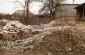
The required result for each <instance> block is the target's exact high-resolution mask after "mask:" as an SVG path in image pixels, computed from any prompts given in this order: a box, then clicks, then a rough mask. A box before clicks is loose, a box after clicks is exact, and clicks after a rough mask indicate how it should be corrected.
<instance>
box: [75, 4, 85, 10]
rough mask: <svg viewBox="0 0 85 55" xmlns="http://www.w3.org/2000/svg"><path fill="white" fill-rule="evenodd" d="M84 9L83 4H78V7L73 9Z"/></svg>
mask: <svg viewBox="0 0 85 55" xmlns="http://www.w3.org/2000/svg"><path fill="white" fill-rule="evenodd" d="M84 7H85V3H83V4H80V5H79V6H77V7H75V9H78V8H84Z"/></svg>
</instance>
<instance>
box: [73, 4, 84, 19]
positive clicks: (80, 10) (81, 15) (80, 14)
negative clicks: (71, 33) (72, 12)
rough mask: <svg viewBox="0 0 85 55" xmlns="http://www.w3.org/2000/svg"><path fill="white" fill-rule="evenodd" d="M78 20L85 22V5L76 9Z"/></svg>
mask: <svg viewBox="0 0 85 55" xmlns="http://www.w3.org/2000/svg"><path fill="white" fill-rule="evenodd" d="M75 9H76V11H77V12H76V15H77V20H85V3H83V4H81V5H79V6H77V7H75Z"/></svg>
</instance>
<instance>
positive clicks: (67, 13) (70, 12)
mask: <svg viewBox="0 0 85 55" xmlns="http://www.w3.org/2000/svg"><path fill="white" fill-rule="evenodd" d="M77 6H78V4H61V5H59V6H57V7H56V16H55V17H56V18H61V17H75V16H76V10H75V9H74V8H75V7H77Z"/></svg>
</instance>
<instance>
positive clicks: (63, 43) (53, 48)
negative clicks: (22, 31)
mask: <svg viewBox="0 0 85 55" xmlns="http://www.w3.org/2000/svg"><path fill="white" fill-rule="evenodd" d="M81 29H82V28H81V27H80V28H77V27H72V26H59V27H51V28H47V29H46V28H45V29H44V32H42V33H40V34H38V35H35V36H33V37H30V38H28V39H25V40H20V41H17V42H16V41H15V42H8V47H9V48H8V49H10V48H11V49H12V52H13V53H16V54H14V55H20V54H21V55H85V37H84V36H85V34H84V33H85V32H84V31H82V30H81ZM10 43H11V45H10ZM15 47H16V48H15ZM5 48H6V47H5ZM13 49H14V50H13ZM16 51H17V52H16ZM7 53H8V52H7ZM9 53H10V52H9Z"/></svg>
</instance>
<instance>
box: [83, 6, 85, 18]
mask: <svg viewBox="0 0 85 55" xmlns="http://www.w3.org/2000/svg"><path fill="white" fill-rule="evenodd" d="M83 19H85V6H84V8H83Z"/></svg>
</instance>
